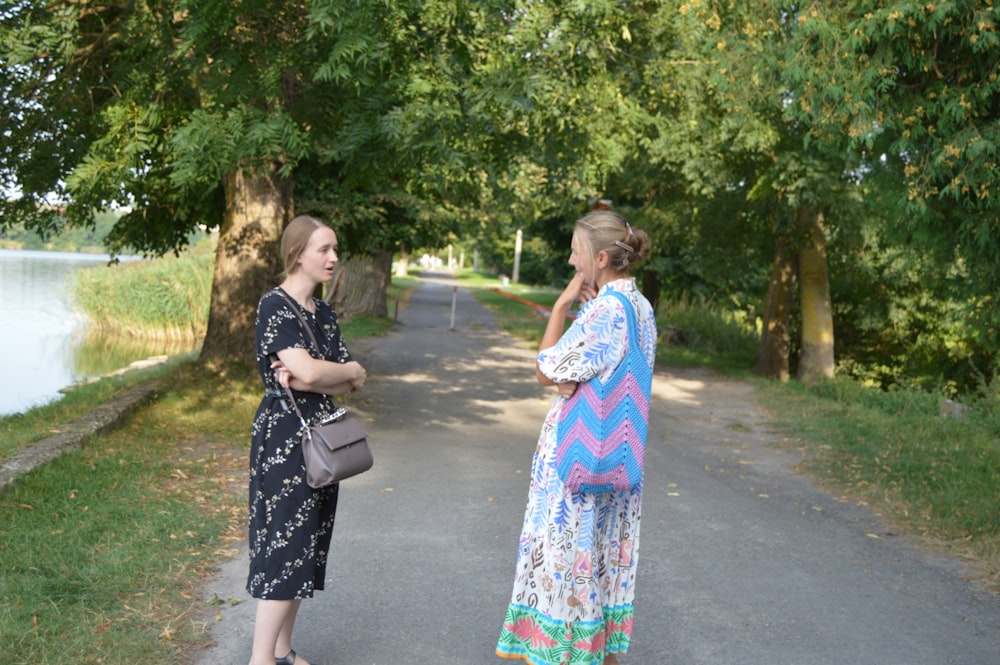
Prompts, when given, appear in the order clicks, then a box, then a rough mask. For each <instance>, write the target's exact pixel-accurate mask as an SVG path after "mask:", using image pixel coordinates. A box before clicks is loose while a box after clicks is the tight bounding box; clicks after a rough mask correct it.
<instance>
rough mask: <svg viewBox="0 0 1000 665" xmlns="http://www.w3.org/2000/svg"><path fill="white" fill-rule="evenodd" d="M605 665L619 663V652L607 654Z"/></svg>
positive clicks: (616, 664)
mask: <svg viewBox="0 0 1000 665" xmlns="http://www.w3.org/2000/svg"><path fill="white" fill-rule="evenodd" d="M604 665H618V654H614V653H609V654H607V655H605V656H604Z"/></svg>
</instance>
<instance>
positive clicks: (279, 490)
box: [247, 216, 366, 665]
mask: <svg viewBox="0 0 1000 665" xmlns="http://www.w3.org/2000/svg"><path fill="white" fill-rule="evenodd" d="M281 256H282V260H283V261H284V268H285V272H284V280H283V281H282V282H281V285H280V286H278V287H276V288H275V289H272V290H271V291H268V292H267V293H265V294H264V295H263V297H261V299H260V303H259V304H258V306H257V324H256V332H255V344H256V349H257V368H258V370H259V372H260V377H261V380H262V381H263V382H264V388H265V395H264V399H263V400H262V401H261V403H260V407H258V409H257V415H256V417H255V418H254V422H253V428H252V443H251V454H250V511H249V512H250V519H249V522H250V528H249V541H250V572H249V575H248V577H247V591H248V592H249V593H250V595H251V596H253V597H254V598H256V599H257V613H256V619H255V622H254V635H253V652H252V654H251V656H250V665H272V664H275V665H308V662H307V661H306V660H305V659H304V658H303V657H302V656H300V655H296V653H295V651H293V650H292V641H291V640H292V630H293V629H294V627H295V617H296V615H297V613H298V610H299V604H300V603H301V601H302V599H303V598H311V597H312V595H313V591H316V590H322V589H323V586H324V579H325V577H326V561H327V554H328V549H329V545H330V537H331V535H332V531H333V519H334V515H335V513H336V510H337V495H338V486H337V485H333V486H331V487H326V488H322V489H316V490H314V489H312V488H310V487H309V486H308V485H307V484H306V474H305V463H304V461H303V457H302V448H301V445H300V429H301V425H300V423H299V420H298V417H297V416H296V415H295V412H294V411H293V410H292V409H291V405H289V404H288V403H287V402H288V397H287V395H286V394H285V391H284V386H288V387H289V388H291V389H292V391H293V393H294V395H295V400H296V403H297V404H298V405H299V408H300V409H301V411H302V415H303V416H304V417H305V418H306V419H308V420H310V421H312V420H315V419H318V417H322V416H326V415H329V414H331V413H332V412H333V410H334V408H335V407H334V403H333V400H331V399H330V397H329V396H330V395H337V394H340V393H344V392H353V391H356V390H360V389H361V388H362V387H363V386H364V384H365V377H366V373H365V369H364V367H362V366H361V365H360V364H359V363H357V362H356V361H354V360H352V359H351V355H350V353H348V351H347V347H345V346H344V340H343V338H342V337H341V335H340V328H339V326H338V325H337V316H336V314H335V313H334V311H333V308H331V307H330V305H329V304H327V303H326V302H325V301H323V300H321V299H318V298H314V297H313V293H314V292H315V290H316V287H317V286H318V285H319V284H320V283H325V282H329V281H330V279H331V278H332V277H333V269H334V267H335V266H336V264H337V235H336V234H335V233H334V231H333V229H331V228H330V227H329V226H327V225H326V224H325V223H324V222H322V221H320V220H318V219H316V218H314V217H309V216H300V217H296V218H295V219H293V220H292V221H291V222H290V223H289V224H288V227H287V228H286V229H285V232H284V234H283V235H282V238H281ZM289 300H290V302H289ZM293 308H295V309H298V310H299V313H301V314H302V315H303V316H305V318H306V321H307V322H308V324H309V325H310V326H311V327H312V329H313V336H314V337H315V338H316V341H317V343H318V344H319V346H320V347H321V348H320V349H316V348H315V347H314V345H313V343H312V341H311V338H310V337H309V335H308V333H306V331H305V329H304V328H303V326H302V323H301V321H300V319H299V316H298V315H297V314H296V312H295V310H294V309H293Z"/></svg>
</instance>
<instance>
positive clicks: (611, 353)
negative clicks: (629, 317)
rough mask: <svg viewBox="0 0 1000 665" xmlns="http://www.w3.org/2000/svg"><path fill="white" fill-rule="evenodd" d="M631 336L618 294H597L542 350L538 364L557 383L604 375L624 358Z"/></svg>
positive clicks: (581, 380) (543, 372) (586, 379)
mask: <svg viewBox="0 0 1000 665" xmlns="http://www.w3.org/2000/svg"><path fill="white" fill-rule="evenodd" d="M627 337H628V327H627V323H626V320H625V310H624V309H623V308H622V304H621V302H620V301H619V300H618V299H617V298H615V297H614V296H602V297H599V298H594V299H593V300H591V301H589V302H588V303H586V304H585V305H584V306H583V307H582V308H581V309H580V312H579V314H577V316H576V319H574V321H573V324H572V325H571V326H570V327H569V329H568V330H567V331H566V332H565V333H563V336H562V337H561V338H559V341H558V342H556V344H555V346H553V347H551V348H548V349H543V350H542V351H540V352H539V353H538V356H537V358H536V360H537V362H538V368H539V369H540V370H541V372H542V374H544V375H545V376H546V377H548V378H549V379H550V380H552V381H554V382H556V383H565V382H567V381H576V382H577V383H583V382H585V381H589V380H590V379H592V378H594V377H596V376H604V375H605V374H606V373H607V371H608V370H609V369H613V368H615V367H617V366H618V363H619V362H621V359H622V357H623V355H624V351H625V343H626V342H627Z"/></svg>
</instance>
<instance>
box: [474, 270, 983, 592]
mask: <svg viewBox="0 0 1000 665" xmlns="http://www.w3.org/2000/svg"><path fill="white" fill-rule="evenodd" d="M504 290H505V291H507V290H508V289H504ZM476 294H477V295H476V297H477V298H478V299H479V300H480V301H481V302H483V304H485V305H486V306H487V307H489V308H490V309H492V310H493V311H494V312H495V313H496V315H497V316H496V318H497V321H498V324H499V325H500V326H501V327H502V328H504V329H505V330H507V331H508V332H510V333H511V334H513V335H516V336H518V337H520V338H522V339H525V340H528V341H530V342H532V343H535V344H537V343H538V341H539V340H540V339H541V335H542V332H543V330H544V326H545V320H546V319H545V317H544V316H543V315H541V314H539V313H538V312H537V311H536V310H533V309H531V308H530V307H527V306H524V305H523V304H520V303H517V302H516V301H514V300H510V299H507V298H504V297H503V296H500V295H498V294H496V293H492V292H489V291H477V292H476ZM517 295H518V296H519V297H522V298H525V299H527V300H531V301H533V302H536V303H538V304H541V305H551V303H552V302H554V301H555V297H556V294H544V293H532V292H530V291H521V292H519V293H518V294H517ZM657 319H658V326H659V329H660V332H661V343H660V344H659V347H658V349H657V364H658V365H659V366H661V367H663V366H702V367H710V368H712V369H714V370H716V371H719V372H721V373H725V374H727V375H730V376H737V377H740V378H743V379H746V380H752V381H754V382H755V383H756V384H757V385H758V386H759V389H758V393H757V395H758V398H759V399H760V401H761V403H762V404H764V405H766V406H767V408H768V409H769V410H770V412H771V414H772V415H773V419H772V424H773V426H774V427H775V429H776V430H778V431H780V432H781V433H782V434H784V435H785V437H786V438H785V440H786V441H789V442H790V443H788V444H785V445H794V446H796V447H798V448H800V449H802V450H804V452H805V453H806V461H805V462H804V463H803V464H802V466H801V470H802V471H803V472H805V473H808V474H810V475H811V476H812V477H814V478H816V479H817V481H818V482H819V483H820V484H821V485H823V486H824V487H826V489H827V490H828V491H830V492H831V493H833V494H835V495H838V496H843V497H845V498H846V499H847V500H851V501H853V502H856V503H859V504H861V505H865V506H867V507H868V508H870V509H871V510H872V511H873V512H875V513H876V514H878V515H880V516H882V517H883V519H885V520H886V521H887V522H888V523H889V524H890V525H891V526H890V530H891V531H892V532H893V533H897V534H905V535H908V536H911V537H913V538H914V539H915V540H916V541H917V542H919V543H921V544H922V545H923V546H925V547H928V548H931V549H933V550H934V551H938V552H946V553H948V554H951V555H953V556H957V557H960V558H961V559H963V560H964V561H965V562H967V563H968V564H969V570H970V577H972V578H974V579H975V580H976V581H977V582H978V583H980V584H981V585H982V586H984V587H985V588H987V589H990V590H991V591H994V592H1000V417H998V416H997V415H996V413H997V411H998V408H997V407H998V404H997V397H996V396H995V395H994V396H993V397H992V398H987V399H983V400H982V401H981V402H979V403H978V404H976V405H974V407H973V408H972V409H970V410H969V411H968V412H966V413H965V414H964V415H963V416H962V417H961V418H947V417H942V416H941V414H940V405H939V398H938V397H937V396H936V395H931V394H928V393H925V392H920V391H918V390H915V389H910V390H898V391H894V392H888V393H887V392H884V391H881V390H878V389H876V388H869V387H865V386H863V385H861V384H859V383H857V382H856V381H852V380H850V379H846V378H842V379H837V380H835V381H831V382H828V383H825V384H822V385H818V386H813V387H809V386H805V385H803V384H801V383H799V382H796V381H792V382H788V383H777V382H769V381H764V380H762V379H758V378H756V377H752V376H751V375H750V373H749V371H748V368H749V367H750V366H751V365H752V363H753V360H754V353H755V352H756V348H755V346H754V344H755V342H754V340H753V332H752V330H750V329H749V328H748V326H746V325H745V324H744V323H743V322H741V321H739V320H737V319H736V318H734V317H731V316H728V315H726V314H725V313H724V312H720V311H718V310H717V309H715V308H712V307H708V306H705V307H701V306H698V305H695V304H691V303H687V302H682V303H674V304H670V303H666V304H663V305H662V306H661V308H660V312H659V313H658V317H657ZM674 332H679V333H680V337H679V338H678V339H679V340H681V341H680V343H674V344H669V343H667V342H666V341H665V340H664V335H665V334H672V333H674Z"/></svg>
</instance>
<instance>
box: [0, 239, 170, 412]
mask: <svg viewBox="0 0 1000 665" xmlns="http://www.w3.org/2000/svg"><path fill="white" fill-rule="evenodd" d="M107 262H108V257H107V256H102V255H100V254H69V253H63V252H36V251H29V250H6V249H0V342H2V344H0V348H2V349H3V354H4V359H3V361H2V367H3V371H2V373H0V374H2V377H3V379H2V380H0V415H7V414H11V413H17V412H21V411H25V410H27V409H29V408H31V407H33V406H39V405H41V404H45V403H48V402H51V401H53V400H56V399H58V398H59V397H60V396H61V393H60V392H59V390H60V389H61V388H65V387H66V386H69V385H71V384H74V383H78V382H80V381H82V380H85V379H88V378H91V377H95V376H101V375H103V374H107V373H110V372H113V371H115V370H117V369H121V368H123V367H126V366H128V365H129V363H131V362H133V361H135V360H142V359H145V358H148V357H150V356H154V355H160V354H162V353H168V352H182V351H183V350H181V351H178V350H177V349H165V348H163V345H162V344H160V345H157V344H156V343H147V344H141V343H140V344H136V343H135V341H134V340H108V339H101V340H93V339H88V338H87V335H86V333H87V321H86V319H85V318H84V317H83V316H82V315H81V314H79V313H77V312H75V311H74V309H73V299H72V296H71V294H70V291H69V278H70V275H71V274H72V273H73V271H75V270H80V269H81V268H86V267H89V266H103V265H106V264H107ZM185 350H186V349H185Z"/></svg>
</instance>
